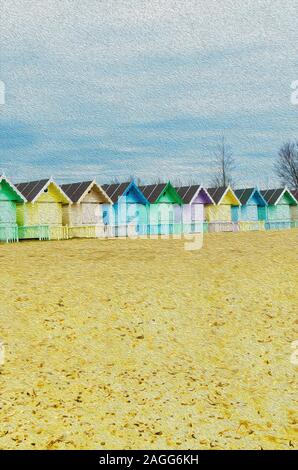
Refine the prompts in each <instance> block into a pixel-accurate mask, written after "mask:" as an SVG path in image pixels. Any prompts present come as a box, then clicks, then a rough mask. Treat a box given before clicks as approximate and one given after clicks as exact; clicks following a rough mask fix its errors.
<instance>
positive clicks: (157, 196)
mask: <svg viewBox="0 0 298 470" xmlns="http://www.w3.org/2000/svg"><path fill="white" fill-rule="evenodd" d="M140 189H141V191H142V193H143V194H144V196H145V197H146V199H147V200H148V201H149V203H150V211H149V212H150V216H149V225H150V226H149V229H148V234H150V235H171V234H174V233H175V234H178V233H181V231H182V205H183V200H182V198H181V196H180V195H179V194H178V192H177V191H176V189H175V188H174V187H173V186H172V184H171V183H170V182H168V183H157V184H149V185H146V186H140Z"/></svg>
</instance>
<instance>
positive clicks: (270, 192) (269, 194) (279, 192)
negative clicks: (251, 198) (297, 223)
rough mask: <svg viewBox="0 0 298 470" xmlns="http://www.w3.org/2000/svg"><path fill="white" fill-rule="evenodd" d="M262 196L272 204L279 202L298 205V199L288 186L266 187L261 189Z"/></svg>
mask: <svg viewBox="0 0 298 470" xmlns="http://www.w3.org/2000/svg"><path fill="white" fill-rule="evenodd" d="M261 194H262V196H263V197H264V199H265V200H266V202H267V204H268V205H270V206H276V205H278V204H284V205H296V204H297V200H296V198H295V196H294V195H293V193H291V192H290V191H289V190H288V188H278V189H265V190H262V191H261Z"/></svg>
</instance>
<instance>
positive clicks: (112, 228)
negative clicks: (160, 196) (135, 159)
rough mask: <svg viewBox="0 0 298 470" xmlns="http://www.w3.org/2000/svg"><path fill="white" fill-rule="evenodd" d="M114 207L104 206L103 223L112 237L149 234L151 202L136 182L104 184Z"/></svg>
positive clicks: (104, 188) (103, 187) (103, 186)
mask: <svg viewBox="0 0 298 470" xmlns="http://www.w3.org/2000/svg"><path fill="white" fill-rule="evenodd" d="M101 187H102V189H103V190H104V191H105V193H106V194H107V195H108V197H109V198H110V200H111V201H112V203H113V205H111V204H104V205H103V222H104V224H105V225H106V226H107V232H108V233H109V235H110V236H116V237H126V236H128V235H145V234H147V224H148V208H149V201H148V200H147V199H146V197H145V196H144V194H143V193H142V191H141V190H140V188H139V187H138V186H137V185H136V183H135V182H134V181H131V182H126V183H112V184H103V185H102V186H101Z"/></svg>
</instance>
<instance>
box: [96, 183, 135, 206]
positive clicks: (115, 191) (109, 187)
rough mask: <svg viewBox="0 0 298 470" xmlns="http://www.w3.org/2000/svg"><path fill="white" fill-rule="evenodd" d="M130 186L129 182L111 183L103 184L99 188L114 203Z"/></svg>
mask: <svg viewBox="0 0 298 470" xmlns="http://www.w3.org/2000/svg"><path fill="white" fill-rule="evenodd" d="M129 185H130V182H127V183H112V184H103V185H102V186H101V187H102V189H103V190H104V191H105V192H106V193H107V195H108V196H109V198H110V199H111V200H112V201H113V202H114V203H115V202H117V201H118V199H119V197H121V196H123V194H124V192H125V191H126V189H127V188H128V186H129Z"/></svg>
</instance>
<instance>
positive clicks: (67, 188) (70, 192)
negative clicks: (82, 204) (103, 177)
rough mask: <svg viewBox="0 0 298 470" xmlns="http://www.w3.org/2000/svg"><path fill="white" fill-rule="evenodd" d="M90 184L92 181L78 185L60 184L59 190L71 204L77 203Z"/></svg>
mask: <svg viewBox="0 0 298 470" xmlns="http://www.w3.org/2000/svg"><path fill="white" fill-rule="evenodd" d="M91 183H92V181H82V182H80V183H69V184H62V185H61V189H62V190H63V191H64V192H65V194H66V195H67V196H68V197H69V199H70V200H71V201H72V202H78V200H79V199H80V198H81V197H82V196H83V194H84V192H85V191H86V190H87V189H88V188H89V186H90V184H91Z"/></svg>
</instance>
